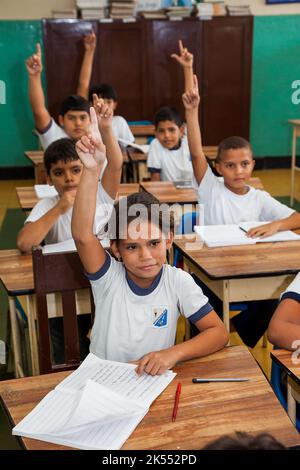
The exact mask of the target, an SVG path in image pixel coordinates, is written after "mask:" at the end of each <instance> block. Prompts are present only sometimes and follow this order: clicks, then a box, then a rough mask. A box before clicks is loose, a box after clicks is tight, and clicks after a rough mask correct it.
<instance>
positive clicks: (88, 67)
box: [77, 30, 97, 100]
mask: <svg viewBox="0 0 300 470" xmlns="http://www.w3.org/2000/svg"><path fill="white" fill-rule="evenodd" d="M96 40H97V38H96V35H95V33H94V31H93V30H92V31H91V32H90V33H88V34H86V35H85V36H84V38H83V44H84V56H83V60H82V63H81V68H80V73H79V80H78V86H77V95H79V96H82V97H83V98H85V99H86V100H87V99H88V96H89V87H90V78H91V75H92V69H93V61H94V55H95V50H96Z"/></svg>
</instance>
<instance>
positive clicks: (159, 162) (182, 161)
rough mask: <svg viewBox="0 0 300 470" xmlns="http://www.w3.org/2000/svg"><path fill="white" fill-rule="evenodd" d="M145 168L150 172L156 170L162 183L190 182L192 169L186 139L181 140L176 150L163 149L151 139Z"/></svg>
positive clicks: (155, 140) (157, 142) (156, 141)
mask: <svg viewBox="0 0 300 470" xmlns="http://www.w3.org/2000/svg"><path fill="white" fill-rule="evenodd" d="M147 166H148V168H149V170H150V172H151V170H152V169H153V170H158V171H159V172H160V178H161V180H162V181H180V180H191V179H192V177H193V167H192V162H191V155H190V150H189V146H188V143H187V138H186V137H185V136H184V137H183V138H182V139H181V145H180V147H179V148H178V149H177V150H169V149H166V148H165V147H163V146H162V145H161V144H160V142H159V141H158V140H157V139H153V140H152V142H151V144H150V148H149V154H148V159H147Z"/></svg>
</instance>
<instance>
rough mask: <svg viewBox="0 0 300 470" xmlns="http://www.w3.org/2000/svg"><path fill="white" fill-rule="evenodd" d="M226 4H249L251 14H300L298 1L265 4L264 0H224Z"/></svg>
mask: <svg viewBox="0 0 300 470" xmlns="http://www.w3.org/2000/svg"><path fill="white" fill-rule="evenodd" d="M225 3H226V4H227V5H250V9H251V13H252V14H253V15H266V16H268V15H294V14H300V3H290V4H278V5H266V2H265V0H226V1H225Z"/></svg>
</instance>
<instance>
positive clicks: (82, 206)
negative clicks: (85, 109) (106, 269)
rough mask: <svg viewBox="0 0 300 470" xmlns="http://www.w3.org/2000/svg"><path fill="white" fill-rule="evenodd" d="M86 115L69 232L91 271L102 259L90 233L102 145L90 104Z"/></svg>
mask: <svg viewBox="0 0 300 470" xmlns="http://www.w3.org/2000/svg"><path fill="white" fill-rule="evenodd" d="M90 117H91V125H90V134H89V135H88V136H83V137H82V138H81V139H80V140H79V141H78V142H77V144H76V150H77V153H78V155H79V158H80V160H81V161H82V163H83V166H84V168H83V172H82V175H81V179H80V183H79V187H78V189H77V193H76V198H75V203H74V208H73V215H72V235H73V238H74V240H75V243H76V246H77V250H78V253H79V256H80V259H81V261H82V264H83V266H84V269H85V270H86V271H87V272H89V273H94V272H97V271H98V270H99V269H100V268H101V267H102V266H103V264H104V261H105V250H104V249H103V247H102V245H101V243H100V242H99V241H98V239H97V238H96V236H95V235H94V233H93V225H94V218H95V211H96V198H97V190H98V180H99V174H100V172H101V169H102V167H103V164H104V161H105V146H104V144H103V142H102V139H101V135H100V132H99V129H98V121H97V116H96V112H95V109H94V108H90Z"/></svg>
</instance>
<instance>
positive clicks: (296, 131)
mask: <svg viewBox="0 0 300 470" xmlns="http://www.w3.org/2000/svg"><path fill="white" fill-rule="evenodd" d="M288 122H289V123H290V124H291V125H292V126H293V137H292V162H291V199H290V205H291V206H292V205H293V204H294V192H295V172H296V171H300V167H298V166H297V164H296V147H297V137H300V119H289V121H288Z"/></svg>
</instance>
